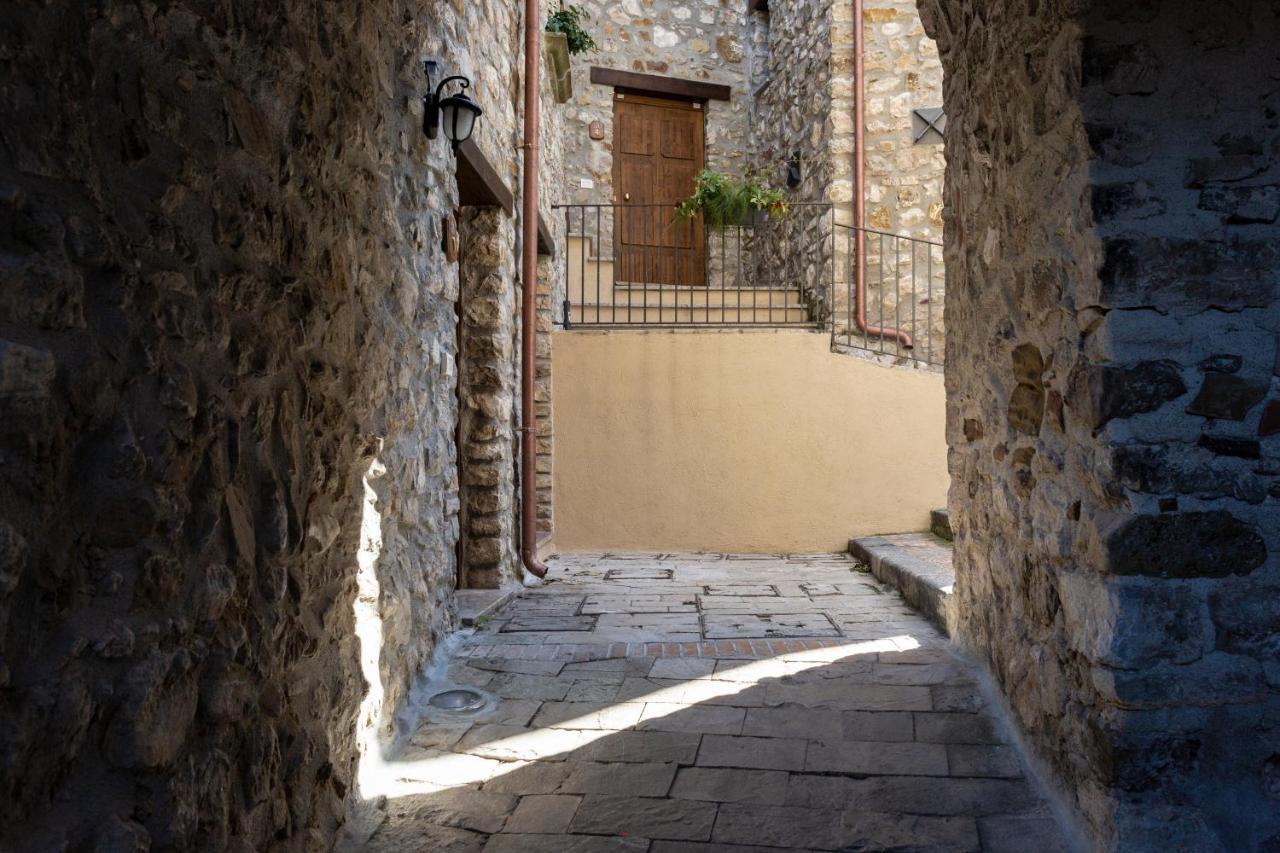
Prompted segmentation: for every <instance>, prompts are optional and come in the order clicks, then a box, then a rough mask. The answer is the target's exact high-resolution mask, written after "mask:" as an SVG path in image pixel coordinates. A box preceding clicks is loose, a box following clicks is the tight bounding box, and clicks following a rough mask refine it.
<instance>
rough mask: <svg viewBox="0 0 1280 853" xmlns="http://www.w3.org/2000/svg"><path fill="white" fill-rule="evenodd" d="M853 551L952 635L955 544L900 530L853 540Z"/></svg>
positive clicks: (930, 535)
mask: <svg viewBox="0 0 1280 853" xmlns="http://www.w3.org/2000/svg"><path fill="white" fill-rule="evenodd" d="M849 553H850V554H852V555H853V556H854V557H856V558H857V559H859V560H861V561H862V562H864V563H866V564H867V565H868V566H870V567H871V573H872V574H873V575H875V576H876V577H877V578H879V579H880V580H882V581H884V582H885V583H887V584H889V585H891V586H893V587H894V588H895V589H897V590H898V592H899V593H901V594H902V597H903V598H904V599H906V601H907V603H908V604H910V605H911V606H912V607H914V608H915V609H916V610H919V611H920V612H921V613H922V614H924V615H925V616H926V617H928V619H929V620H930V621H932V622H933V623H934V624H935V625H937V626H938V627H939V628H941V629H942V630H943V631H945V632H946V633H947V634H951V631H952V628H953V627H954V625H955V621H954V606H953V599H952V591H953V589H954V587H955V580H956V575H955V570H954V569H953V568H952V564H951V556H952V549H951V543H949V542H947V541H945V540H943V539H939V538H938V537H937V536H934V535H933V534H932V533H899V534H895V535H892V536H864V537H859V538H855V539H850V540H849Z"/></svg>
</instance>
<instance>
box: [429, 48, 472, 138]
mask: <svg viewBox="0 0 1280 853" xmlns="http://www.w3.org/2000/svg"><path fill="white" fill-rule="evenodd" d="M438 68H439V63H438V62H436V61H435V60H434V59H428V60H426V61H425V62H423V63H422V70H423V71H424V72H425V73H426V75H427V94H425V95H423V96H422V132H423V133H425V134H426V136H427V139H435V138H436V137H437V136H439V134H440V111H441V104H442V99H441V95H442V94H443V92H444V87H445V86H447V85H448V84H450V83H452V82H454V81H455V80H456V81H458V84H459V87H460V88H462V89H464V90H465V89H469V88H471V79H470V78H468V77H464V76H462V75H461V74H453V75H450V76H448V77H445V78H444V79H443V80H441V81H440V84H439V85H438V86H436V87H435V89H434V90H432V88H431V78H432V76H434V74H435V72H436V70H437V69H438ZM454 98H458V99H461V100H464V101H466V102H467V103H469V104H470V103H471V100H470V99H469V98H467V97H466V95H464V94H459V95H455V96H454ZM450 100H453V99H452V98H451V99H450ZM471 105H472V106H473V107H474V104H471ZM475 112H476V115H479V114H480V108H479V107H475ZM464 141H465V140H463V139H454V140H452V142H453V146H454V148H455V149H456V148H457V146H458V144H459V143H460V142H464Z"/></svg>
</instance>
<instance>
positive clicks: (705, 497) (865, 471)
mask: <svg viewBox="0 0 1280 853" xmlns="http://www.w3.org/2000/svg"><path fill="white" fill-rule="evenodd" d="M552 360H553V362H554V365H555V373H556V405H555V432H556V439H557V440H556V467H555V493H556V536H555V545H556V548H557V549H558V550H560V551H574V550H591V549H619V550H622V549H668V550H699V549H705V550H733V551H831V550H842V549H843V548H844V547H845V545H846V544H847V540H848V538H849V536H851V535H854V534H870V533H889V532H897V531H907V530H923V529H925V528H927V526H928V512H929V510H930V509H931V508H934V507H939V506H943V505H944V504H945V502H946V492H947V483H948V478H947V470H946V443H945V438H944V398H943V386H942V376H941V374H939V373H932V372H924V371H917V370H911V369H905V368H900V367H888V366H882V365H880V364H877V363H875V362H873V361H870V360H867V359H861V358H856V357H852V356H848V355H838V354H833V353H831V352H830V348H829V344H828V338H827V336H826V335H823V334H815V333H812V332H806V331H750V332H732V331H715V332H690V331H678V332H672V331H646V332H642V331H627V332H586V331H571V332H557V333H556V334H554V335H553V340H552Z"/></svg>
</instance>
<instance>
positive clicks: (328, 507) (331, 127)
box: [0, 0, 520, 850]
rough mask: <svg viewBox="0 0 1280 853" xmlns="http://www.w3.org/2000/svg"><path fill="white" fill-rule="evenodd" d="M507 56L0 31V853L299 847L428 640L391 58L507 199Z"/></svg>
mask: <svg viewBox="0 0 1280 853" xmlns="http://www.w3.org/2000/svg"><path fill="white" fill-rule="evenodd" d="M518 32H519V14H518V7H517V6H516V4H514V3H513V2H509V0H485V2H477V3H470V2H469V3H466V4H459V3H429V4H421V3H416V2H408V0H404V2H397V0H379V2H370V3H360V4H337V5H333V4H330V5H323V6H316V5H315V4H305V3H285V4H271V5H270V6H269V7H266V6H263V7H261V8H259V7H256V6H254V5H253V4H232V5H226V4H212V3H204V2H197V0H188V1H187V2H178V3H169V4H163V5H162V6H160V7H155V6H146V5H136V4H133V3H128V2H123V0H121V2H111V3H107V4H92V5H84V6H82V5H74V4H73V5H70V6H30V5H28V6H21V7H17V8H15V9H13V10H10V13H9V14H8V15H7V16H6V20H5V23H4V26H3V28H2V30H0V40H2V41H3V48H2V49H0V65H2V66H3V69H4V74H5V78H6V81H7V82H6V87H5V90H4V93H5V94H4V97H5V107H4V111H5V121H4V122H2V123H0V141H2V145H0V210H2V211H3V212H2V213H0V241H3V257H4V259H5V260H4V262H3V264H0V270H2V272H0V338H3V343H0V409H2V414H0V455H2V456H3V458H4V460H5V462H4V465H3V466H0V477H2V478H3V487H2V488H0V709H2V710H0V716H2V718H3V722H4V724H3V726H2V727H0V754H2V755H3V760H0V768H2V769H0V819H2V820H3V826H4V828H3V830H0V834H2V835H3V837H4V842H3V844H0V846H4V847H5V849H16V850H26V849H39V850H45V849H61V848H62V847H63V846H64V845H65V846H67V847H68V848H69V849H91V848H92V849H110V850H116V849H119V850H126V849H127V850H134V849H138V850H142V849H148V845H149V847H150V849H200V850H223V849H235V850H250V849H252V850H267V849H325V848H326V847H327V846H328V845H329V844H330V843H331V842H332V839H333V838H334V836H335V827H336V826H337V824H338V823H339V821H340V820H341V815H342V813H343V809H344V805H345V802H344V801H346V800H347V799H349V798H351V797H352V796H353V794H354V792H355V785H356V773H355V771H356V744H357V737H356V735H357V733H358V732H365V733H368V732H373V731H377V730H379V729H382V728H383V727H384V726H385V724H386V722H387V720H388V719H389V718H390V717H391V713H390V712H391V711H392V710H394V709H395V708H397V707H398V706H399V705H400V704H401V703H402V700H403V698H404V696H405V695H406V691H407V689H408V685H409V683H410V680H411V678H412V676H413V674H414V673H415V672H416V671H417V670H418V669H419V668H420V667H421V665H422V664H423V662H424V661H425V660H426V659H427V658H428V656H429V655H430V652H431V650H432V648H433V646H434V644H435V641H436V638H437V637H438V636H439V635H440V634H441V632H442V631H443V630H445V629H446V628H447V627H449V625H450V624H451V616H450V609H449V607H448V602H449V595H450V592H451V590H452V588H453V578H454V574H455V570H456V569H455V564H454V545H455V542H456V539H457V537H458V517H457V516H458V508H459V497H458V481H457V469H456V464H455V459H456V451H455V448H454V443H453V433H454V424H455V421H456V418H457V407H456V402H455V394H456V390H455V389H456V384H457V374H456V367H455V351H454V334H455V319H454V318H455V313H454V312H455V300H456V298H457V294H458V272H457V267H456V266H454V265H451V264H448V263H446V262H445V258H444V254H443V252H442V251H441V249H440V245H441V238H442V220H443V218H444V217H445V216H447V215H449V214H451V213H452V212H453V210H454V208H455V207H456V203H457V198H456V195H455V192H456V191H455V187H454V181H453V177H452V170H453V161H452V157H451V155H450V154H449V152H448V147H447V143H446V142H445V140H443V139H440V140H437V141H435V142H434V143H430V144H428V142H427V140H425V139H424V138H423V136H422V134H421V131H420V123H421V108H420V96H421V94H422V92H423V90H424V82H425V81H424V79H423V77H422V73H421V66H420V62H421V60H422V59H425V58H438V59H441V60H443V62H444V68H443V69H442V70H444V71H446V72H449V73H463V74H469V75H471V76H472V77H474V78H475V81H476V88H475V90H474V96H475V97H476V100H477V101H478V102H479V103H481V105H482V106H483V107H484V109H485V115H484V118H483V119H482V120H481V123H480V125H479V128H478V131H477V139H478V141H479V143H480V145H481V146H482V147H483V148H484V150H485V151H486V152H487V153H488V154H489V156H490V158H491V160H492V161H493V162H495V163H497V164H499V165H500V169H501V170H505V171H506V173H507V174H509V175H511V177H512V179H513V183H514V177H515V175H516V170H515V166H514V162H515V159H516V156H517V153H518V149H517V148H516V145H515V136H514V134H515V130H516V126H517V125H516V118H517V115H516V110H515V104H516V103H517V97H518V91H519V87H518V68H517V66H516V63H518V62H519V55H520V49H519V39H518ZM495 46H496V47H495ZM503 227H504V228H505V233H506V234H508V235H509V234H510V233H511V231H512V228H511V225H510V223H509V222H508V223H507V224H506V225H505V226H503ZM504 252H505V254H504V255H503V256H502V258H501V259H500V260H499V263H497V264H496V265H495V269H501V270H502V271H503V272H502V273H501V275H502V276H511V275H513V271H512V269H511V267H512V264H513V263H514V261H513V256H512V254H511V250H510V249H509V248H507V249H505V250H504ZM504 287H507V288H508V289H510V281H509V280H508V281H507V282H504ZM357 588H358V589H359V595H360V596H361V600H360V602H359V605H360V606H359V613H360V619H361V622H360V623H357V620H356V617H355V616H354V615H353V614H354V613H355V611H356V605H357ZM357 634H359V638H360V639H361V640H364V641H365V642H366V644H367V643H370V642H373V643H376V646H374V647H372V648H364V649H363V650H361V648H360V643H359V642H358V640H357ZM362 662H363V663H364V664H365V665H366V666H365V669H364V673H363V674H364V675H366V676H368V677H369V682H368V683H366V682H365V681H364V680H363V679H362V673H361V670H360V666H361V663H362ZM374 682H376V683H374ZM365 743H366V746H368V743H369V742H368V741H367V740H366V741H365ZM55 797H56V798H57V801H58V802H60V803H64V804H65V803H76V804H77V805H76V808H75V809H74V810H71V811H68V810H67V809H66V808H58V809H56V810H54V809H52V808H51V803H52V802H53V801H54V798H55Z"/></svg>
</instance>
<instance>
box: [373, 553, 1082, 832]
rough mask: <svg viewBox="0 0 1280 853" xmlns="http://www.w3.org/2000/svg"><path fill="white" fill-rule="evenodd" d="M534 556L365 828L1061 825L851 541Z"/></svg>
mask: <svg viewBox="0 0 1280 853" xmlns="http://www.w3.org/2000/svg"><path fill="white" fill-rule="evenodd" d="M550 565H551V571H550V573H549V575H548V579H547V582H546V583H545V585H543V586H541V587H538V588H535V589H531V590H527V591H526V592H525V593H524V594H523V595H522V596H521V597H519V598H517V599H515V600H513V601H511V602H509V603H507V604H505V605H504V606H502V607H501V608H499V609H497V610H496V611H494V612H492V613H490V614H489V616H488V618H487V619H485V620H480V624H479V626H478V627H477V628H476V629H475V630H474V631H473V632H471V633H470V634H469V635H467V636H466V637H464V638H463V640H462V642H461V643H460V644H459V645H458V647H457V649H456V651H455V653H454V656H453V658H452V660H450V661H449V662H448V664H447V668H446V669H445V670H444V673H445V675H444V676H443V677H442V680H441V683H440V686H441V687H446V686H448V687H455V686H468V687H472V688H474V689H476V690H478V691H479V692H480V693H481V695H482V696H483V697H484V698H485V700H486V704H485V706H484V708H482V709H481V710H479V711H477V712H474V713H466V714H458V713H450V712H441V711H435V710H433V711H431V712H430V713H425V714H423V715H422V717H421V719H420V722H419V724H418V725H417V727H416V730H415V731H413V732H411V733H410V736H409V737H408V738H405V739H404V746H403V748H402V750H401V751H400V752H399V753H398V754H396V755H394V756H392V758H391V759H390V760H389V762H388V765H387V767H386V774H385V775H386V778H387V779H389V780H392V781H391V782H390V783H389V784H388V789H387V790H386V791H385V792H383V793H385V795H386V797H387V800H386V803H385V806H384V807H383V811H382V815H383V820H382V823H381V825H380V826H379V828H378V829H377V831H376V832H374V834H373V835H372V837H371V838H370V839H369V840H368V842H367V844H365V845H364V847H363V849H367V850H370V851H400V850H459V851H461V850H466V851H476V853H503V851H521V853H530V851H532V853H539V851H548V852H549V851H555V853H577V852H578V851H580V853H597V851H600V853H604V851H634V853H698V851H701V853H750V851H759V852H760V853H764V851H780V850H787V851H809V850H813V851H817V850H823V851H832V850H918V851H963V850H973V851H984V852H985V851H1004V850H1022V851H1034V852H1035V853H1055V851H1067V850H1069V849H1071V848H1069V846H1068V844H1067V842H1066V841H1065V840H1064V836H1063V833H1062V832H1061V831H1060V829H1059V827H1058V826H1057V825H1056V824H1055V822H1054V820H1053V818H1052V816H1051V815H1052V812H1051V810H1050V809H1049V807H1048V805H1047V803H1046V801H1045V799H1044V797H1043V796H1042V794H1041V793H1040V792H1039V791H1038V789H1037V787H1036V786H1035V785H1034V784H1033V783H1032V781H1031V780H1029V778H1028V777H1027V775H1026V773H1025V771H1024V765H1023V762H1022V760H1021V758H1020V756H1019V754H1018V752H1017V750H1016V748H1015V747H1014V746H1013V745H1012V744H1011V743H1010V741H1009V739H1008V738H1007V737H1005V735H1004V734H1003V731H1004V730H1003V728H1002V726H1001V725H1000V723H999V721H997V720H996V718H995V717H994V716H993V714H992V711H991V710H990V708H989V707H988V703H987V701H986V700H985V699H984V697H983V694H982V692H981V690H980V689H979V687H978V683H977V679H976V673H974V672H973V671H972V670H971V669H970V667H969V666H968V665H967V664H966V663H965V662H964V661H962V660H961V659H960V658H958V657H957V656H956V655H955V654H954V653H953V651H952V648H951V647H950V645H949V643H948V641H947V639H946V637H945V636H944V635H943V634H942V632H941V631H940V630H939V629H938V628H937V627H935V626H934V625H933V624H931V623H930V621H929V620H928V619H926V618H924V617H923V616H921V615H919V614H918V613H917V612H916V611H914V610H912V609H911V608H909V607H907V606H906V605H905V603H904V602H903V600H902V598H901V597H900V596H899V595H898V594H897V592H896V591H895V590H894V589H893V588H891V587H890V586H889V585H888V584H886V583H884V582H882V581H881V580H879V579H877V578H876V577H875V576H873V575H872V574H871V573H870V572H869V571H868V569H867V567H866V566H865V565H864V564H861V563H858V562H857V561H855V560H853V559H852V558H850V557H849V556H846V555H828V554H821V555H776V556H768V555H732V554H608V555H606V554H597V555H574V556H567V557H559V558H555V559H553V560H552V561H551V563H550ZM446 680H447V684H446V683H445V682H446ZM368 793H369V795H370V796H371V797H376V796H377V795H378V794H379V792H378V791H370V792H368ZM356 848H357V849H359V846H358V845H356Z"/></svg>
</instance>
